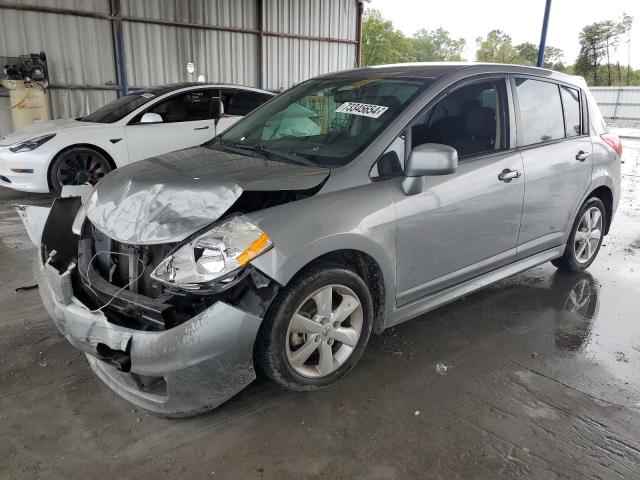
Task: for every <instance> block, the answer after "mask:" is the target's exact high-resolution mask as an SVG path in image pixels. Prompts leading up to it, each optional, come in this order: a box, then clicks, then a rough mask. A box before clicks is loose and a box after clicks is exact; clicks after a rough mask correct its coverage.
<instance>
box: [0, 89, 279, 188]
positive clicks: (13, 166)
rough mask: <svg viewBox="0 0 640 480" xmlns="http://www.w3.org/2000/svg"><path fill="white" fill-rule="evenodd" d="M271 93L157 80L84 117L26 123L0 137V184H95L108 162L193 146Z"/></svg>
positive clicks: (108, 168)
mask: <svg viewBox="0 0 640 480" xmlns="http://www.w3.org/2000/svg"><path fill="white" fill-rule="evenodd" d="M273 96H274V94H273V93H271V92H267V91H265V90H259V89H256V88H250V87H240V86H234V85H210V84H202V83H198V84H193V83H188V84H184V83H183V84H175V85H163V86H160V87H152V88H147V89H144V90H138V91H136V92H134V93H131V94H129V95H126V96H124V97H121V98H119V99H117V100H115V101H113V102H111V103H109V104H107V105H105V106H104V107H102V108H100V109H98V110H96V111H95V112H93V113H92V114H90V115H88V116H86V117H83V118H76V119H64V120H52V121H49V122H44V123H40V124H34V125H30V126H28V127H26V128H24V129H22V130H20V131H18V132H16V133H13V134H11V135H8V136H6V137H4V138H1V139H0V185H2V186H6V187H10V188H13V189H15V190H21V191H25V192H42V193H46V192H49V191H51V192H53V193H57V192H59V191H60V190H61V189H62V186H63V185H84V184H87V183H90V184H95V183H96V182H98V181H99V180H100V179H101V178H102V177H103V176H104V175H106V174H107V173H108V172H109V171H111V170H113V169H114V168H117V167H121V166H123V165H126V164H128V163H132V162H136V161H138V160H142V159H143V158H148V157H153V156H156V155H161V154H163V153H168V152H172V151H174V150H180V149H182V148H188V147H193V146H196V145H200V144H202V143H204V142H206V141H207V140H210V139H211V138H213V137H215V136H216V135H217V134H219V133H220V132H222V131H224V130H226V129H227V128H229V127H230V126H231V125H233V124H234V123H235V122H237V121H238V120H239V119H240V118H242V116H244V115H246V114H247V113H249V112H250V111H251V110H253V109H254V108H256V107H258V106H259V105H262V104H263V103H264V102H266V101H267V100H269V99H270V98H271V97H273Z"/></svg>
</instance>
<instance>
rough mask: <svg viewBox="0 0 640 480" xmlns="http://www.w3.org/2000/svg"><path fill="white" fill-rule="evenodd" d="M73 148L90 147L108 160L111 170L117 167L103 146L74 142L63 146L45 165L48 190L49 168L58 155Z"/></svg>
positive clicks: (49, 184)
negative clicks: (47, 164) (46, 165)
mask: <svg viewBox="0 0 640 480" xmlns="http://www.w3.org/2000/svg"><path fill="white" fill-rule="evenodd" d="M74 148H90V149H91V150H95V151H96V152H98V153H100V154H101V155H103V156H104V158H106V159H107V162H109V165H110V166H111V170H115V169H116V168H117V166H116V162H115V161H114V160H113V157H112V156H111V155H110V154H109V152H107V151H106V150H105V149H104V148H100V147H98V146H97V145H94V144H93V143H74V144H73V145H69V146H66V147H64V148H63V149H62V150H60V151H59V152H58V153H56V154H55V155H54V157H53V158H52V159H51V161H50V162H49V166H48V167H47V185H48V186H49V190H51V169H52V168H53V165H54V164H55V163H56V160H58V158H59V157H60V155H62V154H63V153H65V152H68V151H69V150H72V149H74Z"/></svg>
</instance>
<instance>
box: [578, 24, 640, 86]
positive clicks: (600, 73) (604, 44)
mask: <svg viewBox="0 0 640 480" xmlns="http://www.w3.org/2000/svg"><path fill="white" fill-rule="evenodd" d="M632 26H633V17H631V16H629V15H627V14H626V13H623V14H622V18H621V19H620V21H619V22H614V21H612V20H604V21H601V22H595V23H592V24H590V25H587V26H585V27H584V28H583V29H582V31H581V32H580V35H579V37H578V41H579V42H580V53H579V54H578V58H577V59H576V64H575V71H576V73H577V74H578V75H582V76H583V77H585V78H586V79H587V82H589V84H590V85H615V84H619V83H620V82H621V81H622V83H623V84H625V85H633V83H631V82H632V81H634V80H633V78H634V75H633V73H634V72H633V71H632V70H631V68H630V66H628V67H627V69H626V75H623V72H622V70H623V69H621V68H620V67H619V66H617V65H612V64H611V60H610V59H611V53H613V52H615V51H616V50H617V48H618V45H619V43H620V39H621V37H623V36H625V35H629V33H630V31H631V27H632ZM602 62H606V63H605V66H604V68H601V67H602Z"/></svg>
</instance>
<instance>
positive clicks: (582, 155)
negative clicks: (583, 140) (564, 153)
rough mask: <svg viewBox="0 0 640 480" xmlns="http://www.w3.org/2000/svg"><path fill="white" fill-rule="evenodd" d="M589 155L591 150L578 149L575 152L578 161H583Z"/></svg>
mask: <svg viewBox="0 0 640 480" xmlns="http://www.w3.org/2000/svg"><path fill="white" fill-rule="evenodd" d="M589 155H591V152H585V151H584V150H580V151H579V152H578V153H577V154H576V160H578V161H579V162H584V161H585V160H586V159H587V158H589Z"/></svg>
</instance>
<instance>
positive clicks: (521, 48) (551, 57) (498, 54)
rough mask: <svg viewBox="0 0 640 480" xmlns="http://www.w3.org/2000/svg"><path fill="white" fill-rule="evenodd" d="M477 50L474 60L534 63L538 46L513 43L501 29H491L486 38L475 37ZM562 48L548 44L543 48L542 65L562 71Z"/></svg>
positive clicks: (520, 63) (527, 43)
mask: <svg viewBox="0 0 640 480" xmlns="http://www.w3.org/2000/svg"><path fill="white" fill-rule="evenodd" d="M476 43H477V45H478V50H477V51H476V60H478V61H479V62H491V63H514V64H518V65H535V64H536V62H537V60H538V46H537V45H535V44H533V43H531V42H524V43H519V44H518V45H513V42H512V41H511V37H510V36H509V35H507V34H506V33H504V32H503V31H502V30H491V31H490V32H489V33H488V34H487V36H486V38H483V37H478V38H477V39H476ZM562 57H563V53H562V50H561V49H559V48H556V47H552V46H548V47H547V48H545V50H544V66H545V68H552V69H554V70H560V71H564V70H565V69H566V67H565V66H564V64H563V63H562Z"/></svg>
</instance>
